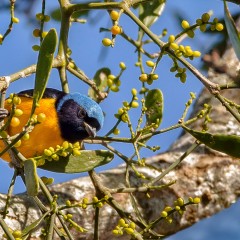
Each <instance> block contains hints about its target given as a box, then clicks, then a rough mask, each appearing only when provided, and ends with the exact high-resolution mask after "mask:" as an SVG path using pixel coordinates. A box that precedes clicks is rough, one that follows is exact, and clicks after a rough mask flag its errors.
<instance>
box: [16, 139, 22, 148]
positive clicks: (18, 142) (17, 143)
mask: <svg viewBox="0 0 240 240" xmlns="http://www.w3.org/2000/svg"><path fill="white" fill-rule="evenodd" d="M21 144H22V141H21V140H18V141H17V142H16V143H15V144H14V147H16V148H17V147H20V146H21Z"/></svg>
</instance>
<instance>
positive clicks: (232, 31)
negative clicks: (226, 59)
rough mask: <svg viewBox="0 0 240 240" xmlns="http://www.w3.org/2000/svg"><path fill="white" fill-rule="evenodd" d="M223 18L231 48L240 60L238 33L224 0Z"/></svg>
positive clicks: (239, 37)
mask: <svg viewBox="0 0 240 240" xmlns="http://www.w3.org/2000/svg"><path fill="white" fill-rule="evenodd" d="M224 18H225V24H226V28H227V31H228V36H229V39H230V41H231V43H232V46H233V49H234V51H235V53H236V55H237V57H238V59H239V60H240V35H239V32H238V30H237V28H236V25H235V23H234V21H233V18H232V16H231V13H230V12H229V9H228V6H227V3H226V1H225V0H224Z"/></svg>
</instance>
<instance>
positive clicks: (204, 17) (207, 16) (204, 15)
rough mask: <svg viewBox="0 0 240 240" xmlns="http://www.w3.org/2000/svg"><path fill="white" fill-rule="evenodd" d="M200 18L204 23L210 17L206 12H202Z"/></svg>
mask: <svg viewBox="0 0 240 240" xmlns="http://www.w3.org/2000/svg"><path fill="white" fill-rule="evenodd" d="M201 19H202V21H203V22H204V23H207V22H208V21H209V19H210V15H209V14H208V13H204V14H203V15H202V17H201Z"/></svg>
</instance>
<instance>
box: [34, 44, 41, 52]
mask: <svg viewBox="0 0 240 240" xmlns="http://www.w3.org/2000/svg"><path fill="white" fill-rule="evenodd" d="M32 50H33V51H36V52H37V51H39V50H40V46H39V45H33V46H32Z"/></svg>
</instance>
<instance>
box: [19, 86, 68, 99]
mask: <svg viewBox="0 0 240 240" xmlns="http://www.w3.org/2000/svg"><path fill="white" fill-rule="evenodd" d="M33 91H34V90H33V89H28V90H24V91H21V92H19V93H18V94H17V95H18V96H24V97H29V98H31V97H33ZM62 95H65V93H64V92H62V91H59V90H57V89H54V88H46V89H45V92H44V94H43V97H42V98H55V99H57V98H59V97H60V96H62Z"/></svg>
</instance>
